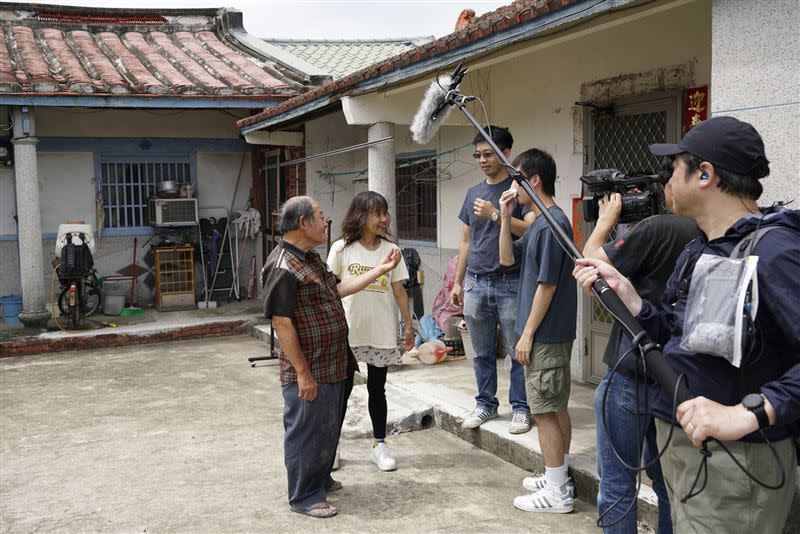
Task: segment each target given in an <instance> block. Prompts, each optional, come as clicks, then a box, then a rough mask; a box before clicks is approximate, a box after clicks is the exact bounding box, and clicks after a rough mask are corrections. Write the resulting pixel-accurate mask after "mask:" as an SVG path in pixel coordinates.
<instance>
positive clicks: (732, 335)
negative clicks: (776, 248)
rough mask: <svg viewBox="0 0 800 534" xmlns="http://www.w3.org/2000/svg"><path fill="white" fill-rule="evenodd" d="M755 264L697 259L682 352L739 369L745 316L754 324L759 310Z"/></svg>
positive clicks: (707, 257)
mask: <svg viewBox="0 0 800 534" xmlns="http://www.w3.org/2000/svg"><path fill="white" fill-rule="evenodd" d="M757 263H758V257H757V256H750V257H748V258H742V259H734V258H727V257H723V256H714V255H712V254H703V255H702V256H700V258H699V259H698V260H697V263H696V264H695V266H694V271H693V273H692V282H691V285H690V286H689V296H688V300H687V303H686V315H685V318H684V323H683V335H682V337H681V343H680V346H681V348H683V349H685V350H689V351H692V352H696V353H698V354H711V355H714V356H719V357H722V358H725V359H727V360H728V361H729V362H730V363H731V364H732V365H734V366H735V367H739V366H740V365H741V361H742V345H743V336H744V329H745V325H744V318H745V314H749V315H750V318H751V319H752V320H755V317H756V312H757V309H758V282H757V277H756V265H757ZM751 282H752V286H751ZM748 292H749V293H750V298H749V301H748V302H747V303H746V302H745V300H746V299H747V295H748Z"/></svg>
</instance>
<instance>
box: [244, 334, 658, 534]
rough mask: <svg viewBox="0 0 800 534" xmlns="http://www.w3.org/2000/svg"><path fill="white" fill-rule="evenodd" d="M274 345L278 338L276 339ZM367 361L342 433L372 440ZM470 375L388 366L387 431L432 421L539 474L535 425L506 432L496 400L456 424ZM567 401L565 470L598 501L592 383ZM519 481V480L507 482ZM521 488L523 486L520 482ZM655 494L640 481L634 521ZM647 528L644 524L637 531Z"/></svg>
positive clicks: (502, 376)
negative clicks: (491, 412)
mask: <svg viewBox="0 0 800 534" xmlns="http://www.w3.org/2000/svg"><path fill="white" fill-rule="evenodd" d="M251 331H252V335H253V336H254V337H257V338H259V339H262V340H263V341H264V343H265V346H266V345H267V344H268V343H269V327H268V326H267V325H257V326H254V327H253V328H252V330H251ZM276 343H277V338H276ZM507 375H508V373H507V371H504V370H503V366H502V361H500V360H498V397H502V396H504V395H505V394H506V392H507V391H508V377H507ZM366 377H367V369H366V364H363V363H362V364H361V372H360V373H356V376H355V380H354V383H355V386H354V387H353V392H352V394H351V396H350V402H349V403H348V407H347V415H346V418H345V422H344V426H343V428H342V434H343V435H344V436H345V437H347V438H366V439H368V438H371V437H372V424H371V422H370V418H369V413H368V410H367V399H368V397H367V390H366V386H365V385H364V384H366ZM474 384H475V379H474V376H473V371H472V362H471V361H470V360H467V361H464V360H461V361H452V362H446V363H442V364H439V365H423V364H421V363H419V362H418V361H417V360H413V359H408V360H405V362H404V365H402V366H397V367H393V368H391V369H390V371H389V374H388V377H387V384H386V400H387V405H388V416H387V434H389V435H391V434H397V433H401V432H408V431H413V430H419V429H422V428H428V427H430V426H431V425H435V426H437V427H439V428H442V429H444V430H447V431H448V432H450V433H452V434H454V435H456V436H458V437H460V438H461V439H463V440H465V441H467V442H469V443H471V444H472V445H474V446H476V447H479V448H481V449H483V450H485V451H487V452H490V453H492V454H494V455H495V456H497V457H499V458H502V459H503V460H506V461H507V462H510V463H512V464H514V465H516V466H518V467H520V468H522V469H525V470H527V471H529V472H532V473H542V472H544V461H543V459H542V453H541V448H540V447H539V435H538V431H537V428H536V427H535V426H534V427H533V428H532V429H531V430H530V431H529V432H527V433H525V434H510V433H509V432H508V424H509V422H510V420H511V409H510V406H508V404H507V403H502V402H501V410H500V417H498V418H497V419H494V420H491V421H488V422H486V423H484V424H483V425H481V426H480V427H479V428H477V429H473V430H464V429H462V428H461V423H463V421H464V418H465V417H466V416H467V415H468V414H469V413H470V412H471V411H472V409H473V408H474V406H475V399H474V395H475V393H474V388H475V385H474ZM572 392H573V393H572V397H571V399H570V414H571V416H572V419H573V439H572V449H571V451H570V464H571V465H570V471H571V474H572V477H573V478H574V479H575V492H576V495H577V497H578V498H580V499H581V500H583V501H586V502H588V503H591V504H594V503H596V502H597V491H598V485H599V476H598V474H597V464H596V458H595V443H594V436H595V434H594V412H593V409H592V395H593V392H594V386H591V385H587V384H584V383H581V382H577V381H574V382H573V385H572ZM509 483H518V484H520V485H521V483H522V481H521V480H519V481H509ZM520 490H521V491H524V490H522V488H521V486H520ZM657 502H658V501H657V499H656V495H655V493H654V492H653V490H652V488H650V486H648V485H645V484H642V486H641V489H640V491H639V497H638V508H639V521H640V522H642V523H644V524H645V525H652V526H655V525H657V524H658V507H657ZM641 530H642V531H645V532H646V531H647V528H646V527H645V528H644V529H641Z"/></svg>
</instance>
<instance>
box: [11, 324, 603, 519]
mask: <svg viewBox="0 0 800 534" xmlns="http://www.w3.org/2000/svg"><path fill="white" fill-rule="evenodd" d="M263 353H264V345H263V343H262V342H260V341H258V340H256V339H253V338H250V337H244V336H239V337H233V338H219V339H213V340H197V341H185V342H172V343H164V344H156V345H144V346H134V347H125V348H115V349H98V350H92V351H83V352H64V353H59V354H46V355H40V356H27V357H19V358H4V359H2V360H0V532H33V531H40V532H41V531H44V532H53V531H58V532H134V531H135V532H148V533H151V532H172V531H178V532H265V531H268V532H301V531H304V532H305V531H308V530H311V529H316V530H320V531H329V532H445V531H447V532H523V531H524V532H542V533H544V532H548V533H551V532H569V533H571V534H580V533H588V532H598V529H597V528H596V527H595V526H594V517H595V514H594V509H593V506H590V505H589V504H587V503H584V502H583V501H580V500H578V501H576V511H575V512H574V513H572V514H567V515H556V514H530V513H525V512H520V511H517V510H515V509H514V508H513V506H512V505H511V501H512V499H513V497H514V496H515V495H518V494H521V493H522V492H523V490H522V489H521V488H520V486H519V483H520V482H521V480H522V478H523V477H524V476H526V474H527V473H526V472H525V471H524V470H522V469H520V468H518V467H516V466H514V465H512V464H511V463H508V462H506V461H504V460H501V459H499V458H497V457H496V456H494V455H492V454H490V453H488V452H486V451H483V450H481V449H479V448H477V447H474V446H473V445H470V444H469V443H467V442H466V441H464V440H462V439H459V438H458V437H456V436H454V435H452V434H450V433H448V432H446V431H444V430H440V429H429V430H419V431H416V432H410V433H405V434H400V435H397V436H392V438H391V445H392V447H393V449H394V450H395V452H396V455H397V459H398V463H399V465H400V468H399V469H398V470H397V471H395V472H392V473H382V472H379V471H377V470H376V469H375V468H374V466H372V464H371V463H370V462H369V459H368V453H369V449H368V446H369V445H368V442H367V441H366V440H365V439H363V438H362V439H344V440H343V441H342V457H343V467H342V469H341V470H340V471H338V472H337V473H336V474H335V477H336V478H337V479H339V480H341V481H342V482H343V484H344V486H345V488H344V490H343V491H341V492H339V493H336V494H333V495H332V496H331V500H332V501H333V502H334V503H335V504H336V505H337V507H338V508H339V510H340V515H339V516H338V517H335V518H333V519H328V520H317V519H311V518H306V517H302V516H299V515H297V514H294V513H292V512H290V511H289V510H288V506H287V502H286V474H285V470H284V467H283V441H282V439H283V428H282V409H283V402H282V397H281V392H280V385H279V381H278V375H277V369H276V366H277V363H276V362H274V361H272V362H266V363H262V364H260V365H259V366H257V367H255V368H251V367H249V366H248V365H247V361H246V358H247V357H248V356H253V355H261V354H263Z"/></svg>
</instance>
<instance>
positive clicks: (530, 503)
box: [514, 484, 573, 514]
mask: <svg viewBox="0 0 800 534" xmlns="http://www.w3.org/2000/svg"><path fill="white" fill-rule="evenodd" d="M514 508H517V509H519V510H524V511H526V512H544V513H549V514H568V513H570V512H571V511H572V508H573V501H572V497H571V496H570V494H569V490H568V489H567V485H566V484H562V485H561V486H560V487H554V486H550V485H548V486H545V487H544V488H542V489H540V490H539V491H537V492H536V493H531V494H530V495H522V496H520V497H514Z"/></svg>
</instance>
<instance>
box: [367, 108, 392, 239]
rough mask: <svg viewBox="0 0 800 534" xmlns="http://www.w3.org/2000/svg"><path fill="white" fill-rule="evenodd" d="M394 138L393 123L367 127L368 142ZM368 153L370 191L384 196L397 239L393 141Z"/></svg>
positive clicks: (382, 144)
mask: <svg viewBox="0 0 800 534" xmlns="http://www.w3.org/2000/svg"><path fill="white" fill-rule="evenodd" d="M392 136H394V123H391V122H377V123H375V124H373V125H372V126H370V127H369V131H368V133H367V140H368V141H377V140H378V139H383V138H385V137H392ZM367 150H368V151H369V167H368V169H369V171H368V173H369V174H368V181H367V184H368V186H369V190H370V191H375V192H377V193H380V194H381V195H383V196H384V198H385V199H386V201H387V202H388V203H389V215H390V216H391V218H392V223H391V229H392V235H393V236H394V238H395V239H396V238H397V184H396V181H395V174H394V170H395V161H394V141H393V140H392V141H386V142H385V143H379V144H377V145H373V146H371V147H369V148H368V149H367Z"/></svg>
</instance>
